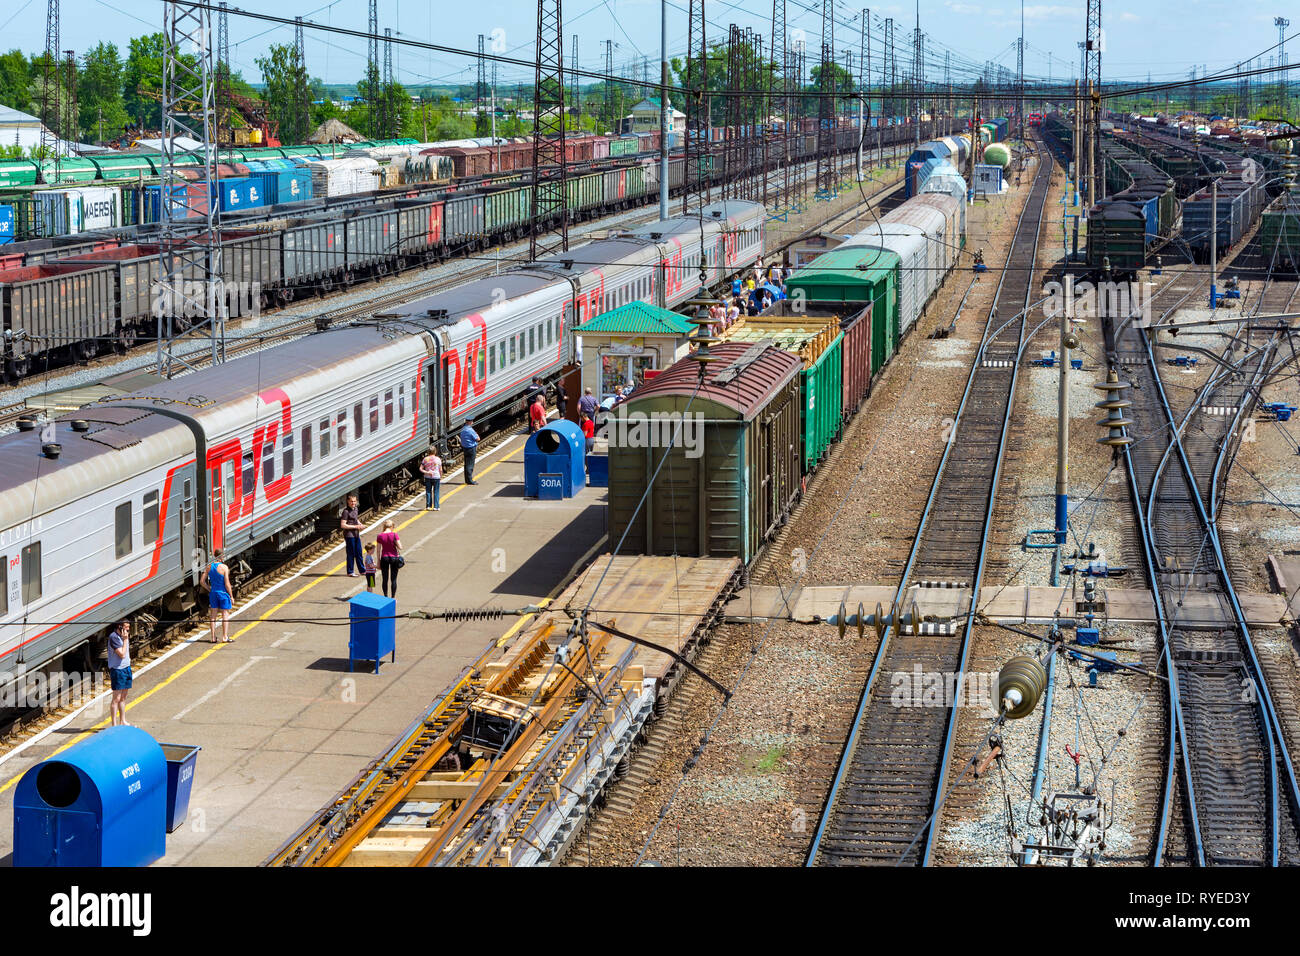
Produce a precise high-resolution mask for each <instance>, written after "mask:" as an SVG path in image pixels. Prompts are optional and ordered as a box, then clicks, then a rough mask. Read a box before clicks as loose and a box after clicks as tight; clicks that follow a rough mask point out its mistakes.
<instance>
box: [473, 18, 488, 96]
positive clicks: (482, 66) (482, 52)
mask: <svg viewBox="0 0 1300 956" xmlns="http://www.w3.org/2000/svg"><path fill="white" fill-rule="evenodd" d="M486 40H487V37H485V36H484V35H483V34H481V33H480V34H479V35H478V56H477V57H476V58H475V60H476V63H475V65H476V66H477V67H478V78H477V79H475V80H474V114H475V115H476V116H478V115H482V114H483V111H484V109H486V107H485V105H484V104H485V102H486V101H487V56H486V53H487V48H486V46H485V45H484V44H485V42H486Z"/></svg>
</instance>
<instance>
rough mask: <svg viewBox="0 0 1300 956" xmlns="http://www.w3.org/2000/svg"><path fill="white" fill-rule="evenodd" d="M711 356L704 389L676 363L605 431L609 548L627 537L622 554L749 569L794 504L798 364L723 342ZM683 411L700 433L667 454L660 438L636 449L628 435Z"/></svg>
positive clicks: (691, 364)
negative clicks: (726, 560)
mask: <svg viewBox="0 0 1300 956" xmlns="http://www.w3.org/2000/svg"><path fill="white" fill-rule="evenodd" d="M711 351H712V353H713V355H714V356H715V358H716V359H717V361H715V362H713V363H712V364H710V365H709V366H708V367H707V371H706V374H705V380H704V382H703V384H700V383H699V368H698V365H697V363H696V362H695V361H693V360H692V359H689V358H686V359H682V360H681V361H679V362H677V363H676V364H674V365H672V366H671V367H669V368H667V369H665V370H664V371H663V372H662V373H660V374H659V375H658V376H657V377H655V378H654V379H653V380H651V381H649V382H646V383H645V384H644V385H642V386H640V387H639V388H638V389H637V390H636V391H635V392H633V393H632V396H631V398H629V399H628V400H627V401H626V402H624V403H623V404H621V405H619V406H618V407H617V408H616V409H615V410H614V412H613V413H612V414H611V415H610V417H609V420H608V422H607V423H606V424H605V425H604V428H605V433H606V435H607V436H608V437H609V438H610V447H609V508H608V512H607V514H608V531H609V535H610V538H611V540H615V541H617V540H620V539H622V538H623V535H624V533H625V532H626V535H627V537H626V539H625V540H624V545H623V546H624V550H626V551H627V552H628V553H631V554H637V553H640V554H679V555H688V556H692V557H703V556H711V557H737V558H740V560H741V561H743V562H746V563H747V562H749V561H750V560H751V559H752V558H753V557H754V556H755V555H756V554H757V553H758V551H759V549H760V548H761V547H762V546H763V544H764V542H765V541H767V540H768V539H769V538H770V537H771V536H772V535H773V534H774V533H775V532H776V530H777V528H779V527H780V526H781V524H783V523H784V522H785V520H786V518H787V517H788V515H789V513H790V510H791V508H792V507H793V506H794V504H795V502H796V501H797V500H798V498H799V495H800V491H801V483H802V477H801V472H802V469H801V467H800V461H801V457H802V456H801V450H800V433H799V408H800V397H799V373H800V369H801V364H802V363H801V362H800V361H799V359H798V357H797V356H794V355H791V354H790V353H788V352H784V351H782V350H781V349H777V348H771V347H764V346H762V345H752V346H751V345H744V344H734V343H723V344H721V345H718V346H717V347H715V348H713V349H712V350H711ZM685 412H689V414H690V415H691V417H692V418H691V420H692V421H694V422H699V423H700V424H699V425H698V426H697V427H698V428H701V429H702V431H703V433H702V434H699V433H698V432H694V431H693V432H692V434H691V436H690V438H691V439H693V440H691V441H678V442H677V443H676V444H674V445H673V447H672V449H671V450H669V448H668V445H669V442H668V441H667V440H663V441H649V440H647V441H636V440H634V436H632V434H631V429H632V428H633V427H635V423H636V422H637V421H643V422H646V423H650V422H660V423H661V422H664V421H665V420H667V421H669V422H670V423H671V421H672V419H671V418H670V417H668V418H666V416H672V415H674V414H675V415H677V416H678V420H680V416H681V415H682V414H683V413H685ZM696 415H699V416H701V417H700V418H695V416H696ZM652 416H657V417H652ZM620 419H621V421H622V423H623V424H619V422H620ZM665 427H669V428H671V427H672V426H671V424H669V425H668V426H665ZM661 431H662V429H661ZM647 446H649V447H647ZM665 456H667V461H663V459H664V457H665ZM661 462H662V463H663V467H662V468H660V463H661ZM656 469H659V471H658V477H657V478H656V479H655V481H654V483H653V484H652V485H651V484H650V476H652V475H654V474H655V471H656ZM647 485H649V487H650V492H649V494H648V495H646V496H645V501H644V503H643V504H642V503H641V500H642V496H643V495H645V492H646V488H647Z"/></svg>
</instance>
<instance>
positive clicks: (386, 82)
mask: <svg viewBox="0 0 1300 956" xmlns="http://www.w3.org/2000/svg"><path fill="white" fill-rule="evenodd" d="M379 102H380V103H381V104H382V107H381V111H380V120H379V128H380V129H381V130H382V131H383V132H382V134H381V135H382V136H383V138H385V139H392V138H393V137H395V136H396V135H397V133H396V132H395V131H394V127H395V126H396V125H397V114H396V112H395V107H396V106H397V104H396V103H394V102H393V29H392V27H384V79H383V86H382V87H380V92H379Z"/></svg>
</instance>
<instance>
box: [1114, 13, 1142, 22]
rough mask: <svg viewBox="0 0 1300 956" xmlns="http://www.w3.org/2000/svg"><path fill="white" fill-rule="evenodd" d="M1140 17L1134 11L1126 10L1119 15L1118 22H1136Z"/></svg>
mask: <svg viewBox="0 0 1300 956" xmlns="http://www.w3.org/2000/svg"><path fill="white" fill-rule="evenodd" d="M1141 19H1142V18H1141V17H1140V16H1138V15H1137V14H1136V13H1129V12H1128V11H1127V10H1125V11H1124V12H1123V13H1121V14H1120V15H1119V22H1120V23H1137V22H1138V21H1139V20H1141Z"/></svg>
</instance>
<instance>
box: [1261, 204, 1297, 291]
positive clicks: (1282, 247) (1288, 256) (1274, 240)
mask: <svg viewBox="0 0 1300 956" xmlns="http://www.w3.org/2000/svg"><path fill="white" fill-rule="evenodd" d="M1259 233H1260V242H1261V248H1262V249H1263V253H1264V261H1265V262H1268V263H1270V264H1271V265H1272V267H1273V270H1274V271H1275V272H1281V273H1289V274H1293V273H1295V272H1296V271H1297V268H1300V199H1298V198H1296V197H1294V196H1290V195H1282V196H1279V197H1278V199H1277V200H1276V201H1275V202H1274V203H1273V205H1272V206H1270V207H1269V208H1268V209H1266V210H1265V211H1264V214H1263V215H1262V216H1261V217H1260V224H1259Z"/></svg>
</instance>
